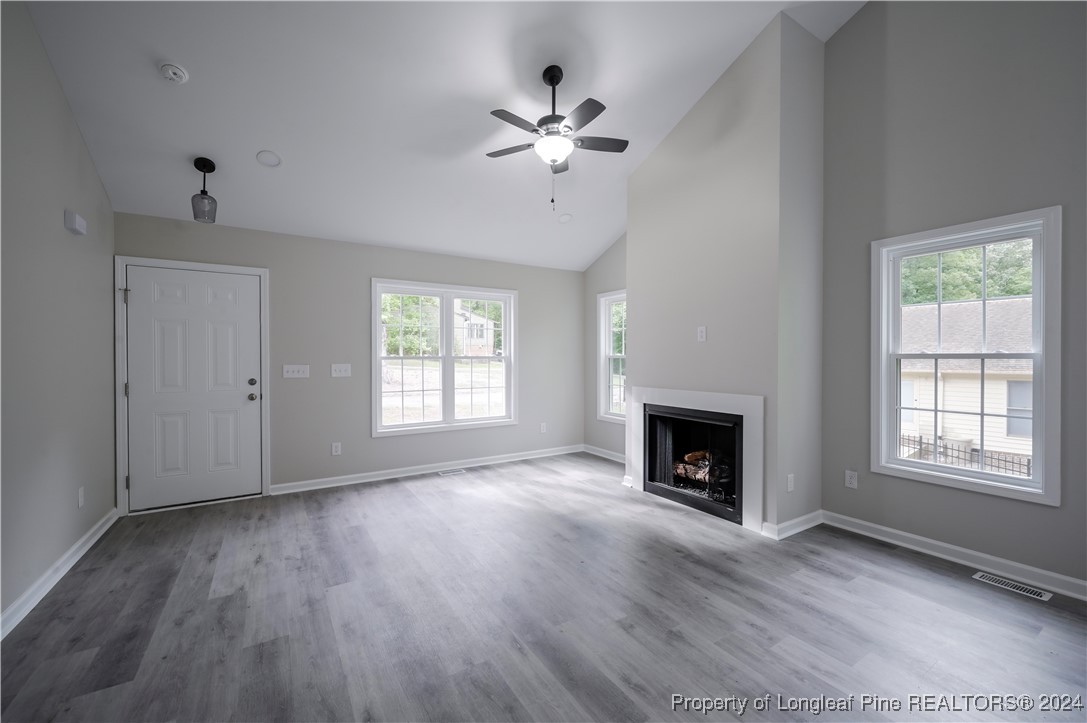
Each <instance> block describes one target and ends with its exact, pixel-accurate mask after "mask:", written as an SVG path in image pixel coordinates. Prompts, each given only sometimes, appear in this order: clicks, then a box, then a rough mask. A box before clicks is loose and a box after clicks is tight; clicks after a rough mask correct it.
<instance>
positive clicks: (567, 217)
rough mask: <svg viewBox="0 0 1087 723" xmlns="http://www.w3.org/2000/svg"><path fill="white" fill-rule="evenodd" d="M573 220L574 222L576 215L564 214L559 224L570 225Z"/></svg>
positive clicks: (560, 217)
mask: <svg viewBox="0 0 1087 723" xmlns="http://www.w3.org/2000/svg"><path fill="white" fill-rule="evenodd" d="M573 220H574V214H572V213H564V214H562V215H560V216H559V223H570V222H571V221H573Z"/></svg>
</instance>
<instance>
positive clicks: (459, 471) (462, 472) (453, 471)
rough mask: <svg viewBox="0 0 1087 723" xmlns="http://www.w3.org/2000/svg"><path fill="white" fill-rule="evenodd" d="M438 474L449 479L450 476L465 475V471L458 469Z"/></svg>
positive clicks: (444, 470) (445, 470)
mask: <svg viewBox="0 0 1087 723" xmlns="http://www.w3.org/2000/svg"><path fill="white" fill-rule="evenodd" d="M438 474H439V475H440V476H442V477H448V476H449V475H451V474H464V470H463V469H459V468H458V469H443V470H442V471H441V472H439V473H438Z"/></svg>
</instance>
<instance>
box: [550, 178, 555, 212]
mask: <svg viewBox="0 0 1087 723" xmlns="http://www.w3.org/2000/svg"><path fill="white" fill-rule="evenodd" d="M554 212H555V174H551V213H554Z"/></svg>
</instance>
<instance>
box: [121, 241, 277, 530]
mask: <svg viewBox="0 0 1087 723" xmlns="http://www.w3.org/2000/svg"><path fill="white" fill-rule="evenodd" d="M128 266H150V267H152V268H159V269H180V270H182V271H210V272H215V273H225V274H240V275H242V276H256V277H257V279H258V281H259V283H260V396H261V405H260V489H261V492H260V493H261V496H267V495H269V494H271V487H272V445H271V442H272V436H271V427H270V425H271V413H270V412H271V395H270V393H269V392H270V391H271V381H272V374H271V368H272V364H271V357H270V356H269V343H268V326H269V325H268V269H263V268H257V267H253V266H226V265H223V264H204V263H197V262H195V261H176V260H173V259H151V258H142V257H139V256H114V257H113V280H114V284H113V286H114V292H113V295H114V301H113V307H114V317H113V318H114V321H113V330H114V340H115V344H116V346H115V348H114V354H113V367H114V374H115V376H114V422H115V425H116V438H117V463H116V469H117V480H116V482H117V513H118V514H119V515H128V514H130V511H129V505H128V486H127V485H126V484H125V478H126V477H127V476H128V471H129V470H128V397H126V396H125V382H126V381H128V311H127V309H126V306H127V305H126V304H125V294H124V292H125V287H126V283H127V281H126V280H127V272H126V267H128ZM195 504H197V505H199V504H201V503H199V502H197V503H195ZM179 506H181V507H190V506H192V505H179ZM167 509H174V508H173V507H164V508H161V509H156V510H152V512H160V511H162V510H167ZM135 514H143V513H135Z"/></svg>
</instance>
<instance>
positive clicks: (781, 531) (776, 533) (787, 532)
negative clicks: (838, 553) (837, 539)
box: [762, 510, 823, 540]
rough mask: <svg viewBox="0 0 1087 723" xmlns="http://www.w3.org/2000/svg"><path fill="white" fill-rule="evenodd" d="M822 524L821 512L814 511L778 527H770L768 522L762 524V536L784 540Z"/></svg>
mask: <svg viewBox="0 0 1087 723" xmlns="http://www.w3.org/2000/svg"><path fill="white" fill-rule="evenodd" d="M822 523H823V511H822V510H816V511H815V512H809V513H808V514H806V515H801V516H800V517H796V518H794V519H791V520H788V521H787V522H783V523H781V524H780V525H772V524H770V523H769V522H763V523H762V534H764V535H766V536H767V537H770V538H772V539H775V540H784V539H785V538H786V537H789V536H791V535H795V534H796V533H798V532H803V531H804V530H806V529H808V528H810V527H815V526H816V525H819V524H822Z"/></svg>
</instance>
